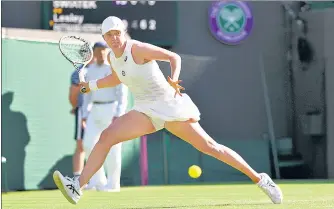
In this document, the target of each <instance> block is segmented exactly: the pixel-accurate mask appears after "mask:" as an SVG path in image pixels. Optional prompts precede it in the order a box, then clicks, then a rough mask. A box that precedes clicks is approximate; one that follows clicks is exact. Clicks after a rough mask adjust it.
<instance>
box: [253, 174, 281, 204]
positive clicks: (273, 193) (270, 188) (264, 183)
mask: <svg viewBox="0 0 334 209" xmlns="http://www.w3.org/2000/svg"><path fill="white" fill-rule="evenodd" d="M260 176H261V180H260V181H259V182H258V183H257V185H258V186H259V187H260V188H261V189H262V191H263V192H264V193H266V194H267V195H268V197H269V198H270V199H271V201H272V202H273V203H275V204H281V203H282V202H283V194H282V191H281V189H280V188H279V186H278V185H276V184H275V183H274V182H273V180H272V179H271V178H270V177H269V176H268V174H266V173H260Z"/></svg>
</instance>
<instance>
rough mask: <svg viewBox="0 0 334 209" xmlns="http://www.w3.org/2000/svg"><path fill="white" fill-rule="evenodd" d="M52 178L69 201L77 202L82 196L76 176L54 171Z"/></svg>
mask: <svg viewBox="0 0 334 209" xmlns="http://www.w3.org/2000/svg"><path fill="white" fill-rule="evenodd" d="M53 180H54V182H55V184H56V185H57V187H58V189H59V190H60V191H61V193H63V195H64V196H65V198H66V199H67V200H68V201H69V202H70V203H72V204H77V203H78V201H79V200H80V198H81V196H82V191H81V189H80V184H79V180H78V178H70V177H67V176H65V177H64V176H63V175H62V174H61V173H60V172H59V171H55V172H54V173H53Z"/></svg>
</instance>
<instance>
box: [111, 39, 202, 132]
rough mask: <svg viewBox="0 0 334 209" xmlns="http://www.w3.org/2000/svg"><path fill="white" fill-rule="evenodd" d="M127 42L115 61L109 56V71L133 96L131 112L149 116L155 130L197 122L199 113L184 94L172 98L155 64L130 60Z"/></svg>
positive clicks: (129, 45) (131, 41) (171, 91)
mask: <svg viewBox="0 0 334 209" xmlns="http://www.w3.org/2000/svg"><path fill="white" fill-rule="evenodd" d="M136 42H137V41H135V40H128V41H127V43H126V47H125V50H124V53H123V55H122V56H121V57H119V58H116V57H115V54H114V53H113V52H112V51H111V52H110V62H111V65H112V68H113V69H114V71H115V72H116V73H117V75H118V78H119V80H120V81H121V82H122V83H123V84H125V85H126V86H127V87H128V88H129V90H130V92H131V93H132V94H133V96H134V107H133V109H134V110H136V111H139V112H142V113H144V114H146V115H147V116H149V117H150V118H151V120H152V123H153V125H154V127H155V128H156V130H160V129H163V128H164V124H165V122H166V121H186V120H189V119H194V120H197V121H198V120H200V112H199V110H198V108H197V106H196V105H195V104H194V103H193V101H192V100H191V99H190V97H189V96H188V95H187V94H184V93H183V94H182V97H181V96H179V95H177V96H176V97H174V95H175V90H174V89H173V87H171V86H170V85H169V83H168V82H167V80H166V78H165V76H164V75H163V73H162V72H161V70H160V68H159V65H158V63H157V62H156V61H150V62H148V63H145V64H142V65H138V64H136V63H135V62H134V60H133V58H132V53H131V49H132V45H133V44H134V43H136Z"/></svg>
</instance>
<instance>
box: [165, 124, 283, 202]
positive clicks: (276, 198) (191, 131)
mask: <svg viewBox="0 0 334 209" xmlns="http://www.w3.org/2000/svg"><path fill="white" fill-rule="evenodd" d="M165 128H166V129H167V130H169V131H170V132H171V133H173V134H174V135H176V136H177V137H179V138H181V139H183V140H185V141H186V142H188V143H190V144H191V145H193V146H194V147H195V148H196V149H198V150H199V151H201V152H203V153H205V154H208V155H210V156H212V157H214V158H216V159H218V160H220V161H222V162H224V163H226V164H228V165H230V166H232V167H234V168H235V169H237V170H239V171H241V172H242V173H244V174H245V175H247V176H248V177H249V178H250V179H251V180H252V181H253V182H254V183H257V184H258V185H259V187H260V188H261V189H262V190H263V191H264V192H265V193H266V194H267V195H268V196H269V197H270V198H271V200H272V201H273V202H274V203H281V202H282V199H283V195H282V192H281V190H280V188H279V187H278V186H277V185H276V184H275V183H274V182H273V181H272V180H271V178H270V177H269V176H268V175H267V174H264V173H257V172H256V171H254V170H253V169H252V168H251V167H250V166H249V165H248V164H247V162H246V161H245V160H244V159H243V158H242V157H241V156H240V155H239V154H238V153H236V152H235V151H233V150H231V149H230V148H228V147H226V146H224V145H221V144H219V143H217V142H216V141H215V140H213V139H212V138H211V137H210V136H209V135H208V134H207V133H206V132H205V131H204V130H203V128H202V127H201V126H200V124H199V123H198V122H191V121H184V122H181V121H173V122H166V124H165Z"/></svg>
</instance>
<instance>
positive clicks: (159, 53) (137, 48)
mask: <svg viewBox="0 0 334 209" xmlns="http://www.w3.org/2000/svg"><path fill="white" fill-rule="evenodd" d="M132 50H133V53H134V55H135V56H136V57H140V59H141V60H144V62H149V61H151V60H158V61H166V62H169V63H170V67H171V79H172V80H173V81H178V79H179V76H180V71H181V57H180V55H178V54H176V53H174V52H172V51H169V50H167V49H163V48H161V47H158V46H154V45H152V44H148V43H141V42H139V43H136V44H134V45H133V48H132Z"/></svg>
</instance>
